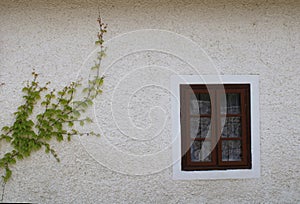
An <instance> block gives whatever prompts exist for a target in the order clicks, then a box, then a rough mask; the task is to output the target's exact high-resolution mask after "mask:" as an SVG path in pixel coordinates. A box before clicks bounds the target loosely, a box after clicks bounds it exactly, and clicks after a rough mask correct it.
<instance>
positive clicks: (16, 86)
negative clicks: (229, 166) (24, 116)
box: [0, 0, 300, 203]
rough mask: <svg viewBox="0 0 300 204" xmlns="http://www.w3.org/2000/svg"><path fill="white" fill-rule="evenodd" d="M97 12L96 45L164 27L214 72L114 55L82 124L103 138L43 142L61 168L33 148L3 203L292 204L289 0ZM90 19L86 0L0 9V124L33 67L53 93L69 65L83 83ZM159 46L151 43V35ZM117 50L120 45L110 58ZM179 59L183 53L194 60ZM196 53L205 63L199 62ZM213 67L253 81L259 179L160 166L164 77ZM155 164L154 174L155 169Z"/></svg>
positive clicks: (299, 29)
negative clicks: (191, 174)
mask: <svg viewBox="0 0 300 204" xmlns="http://www.w3.org/2000/svg"><path fill="white" fill-rule="evenodd" d="M100 5H101V6H100V7H101V13H102V17H103V18H104V19H105V21H106V22H107V23H109V29H108V30H109V32H108V34H107V36H106V39H111V38H113V37H115V36H117V35H119V34H123V33H127V32H129V31H134V30H138V29H149V28H150V29H163V30H168V31H172V32H175V33H178V34H180V35H183V36H185V37H187V38H189V39H191V40H193V41H194V42H195V43H197V44H198V45H199V46H200V47H201V48H203V50H204V51H205V52H206V53H207V54H208V56H210V58H211V59H212V61H213V62H214V64H215V65H214V66H215V67H216V69H215V70H212V69H208V68H205V66H203V64H199V66H198V67H197V66H196V67H195V66H191V65H188V64H187V63H186V61H184V60H182V59H179V58H178V57H176V56H174V55H172V54H170V53H164V52H159V51H155V50H148V51H145V50H144V51H141V52H134V53H129V54H128V55H127V56H123V57H122V58H120V59H119V60H116V61H115V62H114V63H113V64H112V66H111V67H110V69H108V70H106V72H105V75H106V81H105V85H104V94H103V95H102V96H101V97H100V98H99V99H98V100H97V102H96V105H95V107H94V109H93V110H91V115H94V117H95V119H97V123H98V126H96V125H92V126H91V127H89V128H91V129H95V131H101V133H102V134H103V136H102V138H100V139H95V138H91V139H85V138H83V139H79V138H74V140H73V141H72V142H71V143H61V144H57V143H56V142H53V145H54V146H55V147H56V149H57V151H58V153H59V156H60V158H61V163H57V162H56V161H55V159H53V158H52V157H51V156H50V155H45V154H44V153H43V152H37V153H35V154H33V155H32V159H26V160H24V161H22V162H19V164H18V165H17V166H15V167H14V168H13V172H14V175H13V178H12V180H11V181H10V182H9V183H7V185H6V188H5V196H4V201H7V202H8V201H9V202H13V201H19V202H20V201H27V202H37V203H57V202H58V203H65V202H67V203H71V202H74V203H83V202H101V203H127V202H128V203H129V202H130V203H135V202H136V203H155V202H156V203H205V202H207V203H246V202H254V203H261V202H265V203H269V202H272V203H297V202H300V191H299V189H300V184H299V183H300V179H299V177H300V173H299V169H300V163H299V162H300V161H299V135H300V125H299V122H300V114H299V110H300V105H299V101H300V92H299V87H300V83H299V81H300V68H299V64H300V50H299V45H300V39H299V36H300V35H299V34H300V21H299V19H300V3H299V1H296V0H295V1H279V0H278V1H234V0H231V1H229V0H228V1H188V0H187V1H175V0H173V1H171V0H169V1H156V0H155V1H121V0H120V1H116V0H113V1H101V0H100ZM97 15H98V11H97V1H96V0H95V1H90V0H87V1H83V0H82V1H80V0H76V1H71V0H65V1H55V0H50V1H41V0H40V1H38V0H33V1H17V0H16V1H1V2H0V16H1V21H0V49H1V50H0V83H5V84H4V85H2V86H0V110H1V117H0V125H1V126H3V125H7V124H11V122H12V113H13V112H14V111H15V107H16V106H17V105H18V104H20V102H21V99H20V98H21V97H20V94H21V88H22V82H23V81H25V80H27V79H30V77H31V76H30V73H31V70H32V69H33V68H35V69H36V71H37V72H39V73H40V79H41V81H43V82H45V81H48V80H51V81H52V84H51V86H52V87H62V86H63V85H64V84H66V83H67V82H70V81H71V80H74V79H76V77H77V74H78V72H79V71H80V70H81V71H80V75H82V76H84V74H85V71H84V69H83V68H82V63H83V62H84V61H85V60H86V59H87V58H88V55H89V54H90V53H91V52H92V51H93V50H94V49H95V46H94V40H95V34H96V32H97V24H96V21H95V20H96V17H97ZM150 34H151V33H150ZM182 39H183V38H180V39H179V40H182ZM158 43H162V42H160V40H159V39H158ZM112 46H113V45H112ZM180 46H181V45H180V43H179V42H178V49H179V50H180V49H183V48H182V47H180ZM125 49H126V46H124V45H123V47H119V50H118V51H123V50H125ZM112 51H114V50H112ZM190 52H191V53H189V52H187V53H186V55H185V56H190V54H193V53H194V52H193V50H191V51H190ZM125 54H126V53H125ZM200 54H201V53H200ZM202 54H203V53H202ZM199 58H200V59H203V63H204V64H205V63H206V62H204V61H205V59H206V58H205V57H204V55H203V56H202V55H201V57H200V56H199ZM88 61H89V60H88ZM86 64H88V62H87V63H86ZM207 67H209V66H207ZM216 72H218V73H220V74H244V75H247V74H259V75H260V125H261V127H260V136H261V178H259V179H244V180H243V179H240V180H212V181H203V180H202V181H201V180H195V181H174V180H172V168H171V167H170V166H168V161H170V162H171V159H172V158H171V150H170V148H169V147H170V145H171V120H170V110H171V107H170V93H169V91H168V85H169V80H170V75H172V74H174V73H175V74H199V73H201V74H215V73H216ZM151 82H153V84H152V85H149V84H151ZM154 82H155V83H154ZM136 88H138V89H136ZM128 96H129V97H128ZM112 103H113V104H112ZM124 110H126V111H128V115H125V116H126V117H124ZM93 113H95V114H93ZM123 117H124V118H123ZM150 124H152V126H150ZM147 128H148V129H147ZM158 130H159V131H158ZM152 136H153V138H151V137H152ZM149 137H150V139H149ZM103 138H106V140H107V141H109V142H110V143H111V144H113V145H114V147H115V148H116V149H117V150H121V151H122V152H124V154H125V159H119V156H120V155H118V154H114V151H113V150H111V151H108V152H106V151H103V149H102V148H101V144H100V145H99V146H97V145H95V144H97V142H99V140H100V141H101V140H103ZM100 143H101V142H100ZM162 149H166V150H165V154H164V155H162V156H161V160H158V158H157V157H149V158H150V159H149V162H148V161H139V162H134V161H132V158H131V157H130V155H146V154H149V155H151V154H155V153H156V152H160V150H162ZM1 152H2V153H3V149H2V147H1ZM126 155H129V156H128V157H129V159H128V157H126ZM114 161H115V162H116V163H114ZM160 162H162V163H161V164H160ZM101 163H102V164H101ZM139 164H140V165H139ZM149 164H150V167H149V166H147V165H149ZM157 165H158V166H159V165H162V166H163V167H164V168H162V169H160V170H159V171H158V170H157V168H156V167H157ZM152 166H153V171H154V170H157V171H156V173H154V174H149V175H142V176H138V175H136V174H138V173H139V172H136V171H137V169H138V171H141V172H143V171H144V172H146V171H147V169H148V168H151V167H152ZM118 167H119V168H118ZM153 171H152V172H153ZM130 172H133V173H130Z"/></svg>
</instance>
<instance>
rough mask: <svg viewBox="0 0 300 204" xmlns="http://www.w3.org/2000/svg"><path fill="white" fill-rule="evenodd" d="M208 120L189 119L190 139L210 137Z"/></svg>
mask: <svg viewBox="0 0 300 204" xmlns="http://www.w3.org/2000/svg"><path fill="white" fill-rule="evenodd" d="M210 122H211V119H210V118H204V117H201V118H191V120H190V135H191V138H206V137H210V135H211V124H210Z"/></svg>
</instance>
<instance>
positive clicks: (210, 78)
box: [171, 75, 260, 180]
mask: <svg viewBox="0 0 300 204" xmlns="http://www.w3.org/2000/svg"><path fill="white" fill-rule="evenodd" d="M180 84H250V104H251V156H252V168H251V169H230V170H209V171H182V170H181V132H180V131H181V128H180V91H179V86H180ZM171 93H172V100H171V103H172V156H173V179H174V180H196V179H239V178H241V179H244V178H258V177H260V136H259V77H258V75H176V76H172V77H171Z"/></svg>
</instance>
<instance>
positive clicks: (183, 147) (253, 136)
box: [171, 75, 260, 179]
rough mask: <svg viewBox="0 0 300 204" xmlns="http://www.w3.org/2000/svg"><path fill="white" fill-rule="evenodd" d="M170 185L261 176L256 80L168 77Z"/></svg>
mask: <svg viewBox="0 0 300 204" xmlns="http://www.w3.org/2000/svg"><path fill="white" fill-rule="evenodd" d="M171 91H172V134H173V143H172V151H173V163H174V164H173V178H174V179H227V178H256V177H259V175H260V161H259V157H260V146H259V93H258V76H253V75H251V76H250V75H239V76H238V75H237V76H235V75H229V76H210V75H208V76H205V75H201V76H186V75H180V76H173V77H172V79H171Z"/></svg>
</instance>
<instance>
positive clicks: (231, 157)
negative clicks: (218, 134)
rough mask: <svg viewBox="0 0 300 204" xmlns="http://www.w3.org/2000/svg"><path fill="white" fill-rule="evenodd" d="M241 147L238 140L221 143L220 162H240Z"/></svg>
mask: <svg viewBox="0 0 300 204" xmlns="http://www.w3.org/2000/svg"><path fill="white" fill-rule="evenodd" d="M241 160H242V147H241V141H240V140H225V141H222V161H241Z"/></svg>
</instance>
